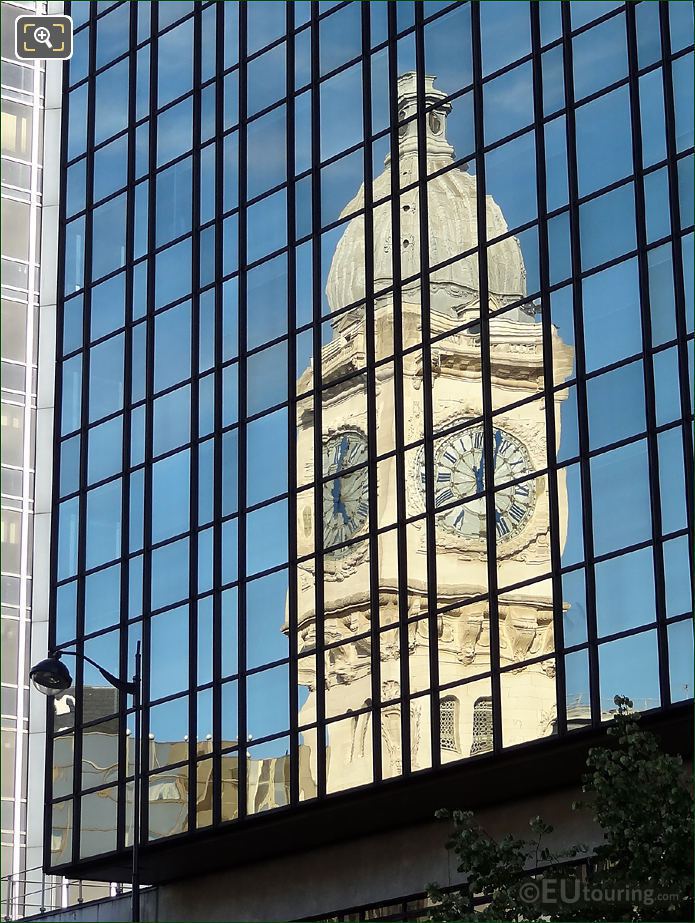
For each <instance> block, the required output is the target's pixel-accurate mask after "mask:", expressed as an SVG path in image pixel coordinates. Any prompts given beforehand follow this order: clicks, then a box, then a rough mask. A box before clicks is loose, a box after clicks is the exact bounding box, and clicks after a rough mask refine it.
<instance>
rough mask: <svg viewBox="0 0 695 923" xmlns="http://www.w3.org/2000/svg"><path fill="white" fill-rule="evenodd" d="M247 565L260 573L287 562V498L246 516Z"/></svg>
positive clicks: (253, 571)
mask: <svg viewBox="0 0 695 923" xmlns="http://www.w3.org/2000/svg"><path fill="white" fill-rule="evenodd" d="M246 542H247V545H246V567H247V571H248V573H249V575H250V574H258V573H260V572H261V571H264V570H269V569H270V568H271V567H276V566H277V565H278V564H286V563H287V501H286V500H279V501H278V502H277V503H271V504H270V505H269V506H264V507H261V509H259V510H254V511H253V512H251V513H249V514H248V515H247V517H246Z"/></svg>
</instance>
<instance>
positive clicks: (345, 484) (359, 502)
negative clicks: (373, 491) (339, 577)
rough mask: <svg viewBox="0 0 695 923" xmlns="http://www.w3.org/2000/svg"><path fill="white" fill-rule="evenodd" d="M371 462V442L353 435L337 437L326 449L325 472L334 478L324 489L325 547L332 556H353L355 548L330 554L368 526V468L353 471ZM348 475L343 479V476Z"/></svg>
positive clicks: (357, 433)
mask: <svg viewBox="0 0 695 923" xmlns="http://www.w3.org/2000/svg"><path fill="white" fill-rule="evenodd" d="M366 461H367V440H366V439H365V437H364V436H363V435H362V433H360V432H357V431H354V430H352V431H350V432H346V433H340V434H339V435H338V436H334V437H333V438H332V439H329V441H328V442H327V443H326V444H325V445H324V447H323V471H324V474H325V475H332V478H331V480H329V481H325V482H324V485H323V544H324V548H326V549H328V550H329V551H330V553H331V554H332V555H335V556H337V555H344V554H350V553H351V552H352V551H353V550H354V548H353V546H351V545H348V546H347V547H346V548H336V549H335V550H332V551H331V550H330V549H331V546H333V545H338V544H340V543H342V542H346V541H348V539H350V538H352V537H353V535H356V534H357V533H358V532H359V531H360V529H362V527H363V526H364V525H365V523H366V522H367V517H368V515H369V475H368V472H367V469H366V467H365V468H359V469H358V470H357V471H349V469H351V468H354V467H355V466H356V465H362V464H364V462H366ZM343 471H348V473H347V474H345V475H343V474H342V473H341V472H343Z"/></svg>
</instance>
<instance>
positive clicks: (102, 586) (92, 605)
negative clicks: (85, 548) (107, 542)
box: [84, 564, 121, 634]
mask: <svg viewBox="0 0 695 923" xmlns="http://www.w3.org/2000/svg"><path fill="white" fill-rule="evenodd" d="M120 614H121V566H120V564H114V565H113V567H107V568H104V569H103V570H98V571H96V573H94V574H89V575H88V576H87V577H86V578H85V605H84V630H85V633H86V634H90V633H91V632H94V631H100V630H101V629H102V628H108V627H109V626H110V625H115V624H117V622H118V621H119V619H120Z"/></svg>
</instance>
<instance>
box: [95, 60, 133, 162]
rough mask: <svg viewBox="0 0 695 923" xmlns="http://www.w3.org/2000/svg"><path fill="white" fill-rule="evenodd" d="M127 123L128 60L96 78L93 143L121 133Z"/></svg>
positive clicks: (98, 142) (120, 62)
mask: <svg viewBox="0 0 695 923" xmlns="http://www.w3.org/2000/svg"><path fill="white" fill-rule="evenodd" d="M127 123H128V59H127V58H126V59H124V60H123V61H119V63H118V64H114V66H113V67H109V68H108V70H105V71H104V72H103V73H101V74H99V76H98V77H97V78H96V102H95V122H94V143H95V144H100V143H101V142H102V141H105V140H106V139H107V138H110V137H111V136H112V135H116V134H118V132H119V131H123V129H124V128H125V127H126V125H127Z"/></svg>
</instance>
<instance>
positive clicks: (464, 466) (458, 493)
mask: <svg viewBox="0 0 695 923" xmlns="http://www.w3.org/2000/svg"><path fill="white" fill-rule="evenodd" d="M493 440H494V442H493V448H492V453H493V464H494V471H495V484H504V483H506V482H507V481H511V480H515V479H517V478H520V477H523V476H524V475H526V474H528V473H529V471H530V470H531V464H530V460H529V455H528V452H527V451H526V449H525V448H524V446H523V445H522V443H521V442H519V440H518V439H516V438H515V437H514V436H512V435H510V434H509V433H507V432H506V431H505V430H502V429H497V428H495V429H493ZM420 478H421V487H422V490H423V492H424V490H425V466H424V460H421V464H420ZM484 490H485V461H484V458H483V427H482V425H478V426H471V427H470V428H468V429H465V430H463V432H460V433H456V434H455V435H453V436H451V437H450V438H449V439H447V440H446V441H444V442H443V443H442V444H441V445H440V446H439V448H438V449H437V451H436V453H435V458H434V503H435V508H436V509H439V508H440V507H446V506H449V505H451V504H456V501H461V500H466V498H468V497H473V496H474V495H475V494H480V493H482V492H483V491H484ZM535 502H536V496H535V487H534V484H533V482H532V481H530V480H529V481H524V482H523V484H513V485H510V486H509V487H505V488H504V489H502V490H498V491H496V492H495V528H496V531H497V541H498V542H505V541H507V540H509V539H510V538H512V537H513V536H515V535H517V534H518V533H519V532H521V530H522V529H523V528H524V526H525V525H526V523H527V522H528V520H529V519H530V518H531V515H532V514H533V510H534V506H535ZM437 519H438V522H439V523H440V525H442V526H443V527H444V528H445V529H447V530H448V531H450V532H453V533H455V534H456V535H458V536H461V537H462V538H466V539H470V540H480V541H484V540H485V534H486V498H485V497H484V496H479V497H475V499H473V500H468V502H466V503H464V504H463V505H461V504H457V505H455V506H453V507H452V508H451V509H446V510H443V511H442V512H441V513H440V514H439V515H438V517H437Z"/></svg>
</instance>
